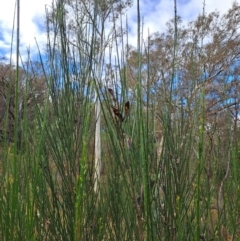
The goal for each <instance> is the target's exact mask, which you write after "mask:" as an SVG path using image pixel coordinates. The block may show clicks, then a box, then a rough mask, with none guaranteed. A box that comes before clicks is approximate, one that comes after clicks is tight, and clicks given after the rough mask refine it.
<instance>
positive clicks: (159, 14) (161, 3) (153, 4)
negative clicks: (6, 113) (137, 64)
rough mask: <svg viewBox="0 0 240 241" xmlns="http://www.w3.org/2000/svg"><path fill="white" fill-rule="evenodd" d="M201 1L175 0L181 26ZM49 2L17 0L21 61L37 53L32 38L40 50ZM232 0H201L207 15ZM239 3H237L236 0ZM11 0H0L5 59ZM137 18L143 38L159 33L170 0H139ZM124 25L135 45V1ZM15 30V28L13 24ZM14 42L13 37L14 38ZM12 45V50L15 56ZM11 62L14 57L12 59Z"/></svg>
mask: <svg viewBox="0 0 240 241" xmlns="http://www.w3.org/2000/svg"><path fill="white" fill-rule="evenodd" d="M203 1H204V0H177V4H178V15H180V16H181V17H182V20H183V24H186V23H187V22H188V21H190V20H193V19H195V18H196V17H197V15H198V14H199V13H201V12H202V9H203ZM51 2H52V0H21V2H20V3H21V7H20V9H21V16H20V24H21V27H20V33H21V38H20V43H21V49H20V50H21V54H22V57H23V59H25V60H26V59H27V49H28V48H30V51H31V54H37V48H36V42H35V38H36V40H37V42H38V44H39V45H40V47H44V46H45V43H46V34H45V31H44V20H45V17H44V16H45V7H46V6H50V5H51ZM232 2H233V1H232V0H205V11H206V12H207V13H209V12H211V11H214V10H215V9H217V10H218V11H220V12H221V13H225V12H226V11H227V10H228V9H229V8H230V7H231V6H232ZM237 2H239V3H240V0H237ZM14 6H15V0H5V1H3V0H2V1H0V57H9V53H10V48H11V42H12V41H11V38H12V29H13V16H14ZM140 6H141V16H142V17H143V19H144V37H147V35H148V31H149V32H150V33H154V32H156V31H159V32H163V31H164V30H165V28H166V25H165V24H166V22H167V21H168V20H170V19H172V18H173V17H174V0H140ZM128 23H129V26H130V29H131V33H130V35H129V42H130V44H132V45H135V44H136V42H137V40H136V35H137V25H136V0H134V4H133V6H132V8H131V9H129V11H128ZM15 28H16V25H15ZM14 41H15V38H14ZM14 49H15V42H14V44H13V51H14V53H15V50H14ZM13 59H14V58H13Z"/></svg>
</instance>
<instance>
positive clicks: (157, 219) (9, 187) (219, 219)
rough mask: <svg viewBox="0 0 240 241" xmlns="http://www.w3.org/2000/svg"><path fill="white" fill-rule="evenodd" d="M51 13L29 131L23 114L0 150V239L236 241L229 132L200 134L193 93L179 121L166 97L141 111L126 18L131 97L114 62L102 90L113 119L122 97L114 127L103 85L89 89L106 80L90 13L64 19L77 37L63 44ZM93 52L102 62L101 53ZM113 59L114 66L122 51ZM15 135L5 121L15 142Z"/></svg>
mask: <svg viewBox="0 0 240 241" xmlns="http://www.w3.org/2000/svg"><path fill="white" fill-rule="evenodd" d="M79 4H80V3H79ZM86 7H88V6H83V9H85V8H86ZM53 10H55V11H56V15H53V16H52V19H50V15H49V16H47V17H48V18H47V27H48V30H49V31H48V32H47V33H48V53H49V55H48V61H49V65H48V66H46V65H45V64H44V62H43V61H42V62H41V66H42V68H43V70H44V72H45V78H46V82H47V89H46V94H47V98H46V101H45V103H44V105H39V103H37V102H36V103H35V119H34V122H33V123H31V125H30V123H29V122H28V118H27V112H24V115H23V119H22V120H21V119H20V120H16V122H18V121H20V122H21V123H20V124H21V128H22V130H23V133H24V135H23V138H22V146H21V149H20V150H19V151H17V145H16V144H13V146H11V145H10V144H9V143H7V141H5V142H3V143H1V148H0V161H1V162H0V227H1V228H0V240H41V241H42V240H46V241H47V240H51V241H52V240H63V241H65V240H71V241H72V240H86V241H87V240H94V241H96V240H136V241H139V240H140V241H143V240H167V241H168V240H239V220H240V219H239V211H240V210H239V200H240V189H239V184H238V183H239V174H238V172H239V143H238V142H234V141H233V139H232V135H231V134H232V132H231V130H230V126H228V128H229V132H228V135H227V136H226V138H225V139H222V136H221V133H217V134H214V135H212V136H211V135H210V134H209V133H208V132H207V131H206V128H205V109H204V108H205V104H204V101H205V94H204V91H202V92H201V93H200V95H198V96H196V99H195V100H193V101H194V104H195V106H196V108H195V109H194V110H193V113H192V115H191V116H187V117H185V118H183V117H184V116H185V110H184V109H178V108H175V109H174V111H175V116H172V108H173V106H174V105H172V104H171V103H173V100H174V96H173V90H172V91H170V92H169V96H168V101H167V102H166V105H165V106H160V105H158V101H157V100H154V101H152V99H151V97H152V96H151V89H150V84H149V81H150V76H149V75H150V69H149V70H148V75H147V76H148V77H147V79H146V80H147V84H146V86H147V88H146V89H145V90H146V92H143V90H142V88H141V86H142V84H143V83H142V82H141V81H142V80H141V76H142V75H141V74H142V73H141V71H142V70H141V61H142V60H141V54H144V53H147V47H146V49H144V45H143V43H142V42H141V38H142V36H141V31H140V30H141V23H140V20H138V21H139V22H138V27H139V36H138V41H139V42H138V55H137V56H138V69H137V71H138V72H137V76H138V78H137V80H138V83H137V85H136V86H137V87H136V92H135V93H134V97H131V96H130V91H132V90H133V89H131V88H132V86H129V83H128V81H127V77H126V76H127V73H126V72H125V73H123V72H122V70H123V69H124V66H123V64H122V62H123V63H124V60H123V59H121V58H120V57H119V56H118V59H117V62H118V64H119V65H120V66H119V69H116V71H117V73H115V75H114V78H116V79H115V80H112V83H111V85H110V87H111V88H112V89H113V90H114V96H115V97H116V99H118V101H117V102H118V104H119V105H120V107H119V112H121V113H122V114H123V113H124V104H125V103H126V101H127V100H128V99H130V113H129V115H128V117H127V118H126V119H125V120H124V121H123V122H122V123H121V121H120V119H119V118H118V117H117V116H116V115H114V113H113V112H112V107H111V105H112V102H113V103H114V101H112V99H113V95H111V93H109V91H108V89H107V87H109V86H105V85H104V84H103V83H100V82H99V76H104V75H105V73H106V72H105V71H104V70H103V67H104V65H103V64H102V62H100V63H99V62H97V60H99V59H100V60H102V61H107V60H108V59H107V58H106V57H105V55H104V57H103V56H102V57H99V52H98V48H97V46H98V41H99V36H98V29H97V28H96V26H97V23H98V21H100V20H101V19H100V15H98V14H99V13H98V12H94V14H95V15H93V16H94V17H93V18H91V17H90V16H88V15H87V14H86V15H81V13H80V12H75V15H74V17H75V18H76V19H75V21H76V22H77V23H78V24H79V28H80V29H81V31H80V33H79V36H74V37H75V44H74V45H73V44H72V43H70V42H69V41H67V36H68V34H70V33H68V32H67V31H68V29H66V28H65V26H66V25H65V23H66V21H67V19H66V18H65V16H64V12H63V11H62V10H63V6H62V5H61V4H60V2H59V3H58V5H56V6H54V5H53ZM75 10H76V9H75ZM85 10H86V9H85ZM90 10H92V9H90ZM70 11H71V10H70ZM78 14H79V15H78ZM139 19H140V14H139ZM91 21H92V22H91ZM89 22H91V24H89ZM94 24H96V26H95V27H93V26H94ZM175 24H176V23H175ZM176 27H177V26H176ZM50 29H52V30H53V31H52V32H51V31H50ZM114 30H116V29H114ZM104 31H105V30H104ZM122 31H123V30H122ZM175 31H177V28H176V29H175ZM112 37H113V38H112V40H111V41H112V42H111V41H110V42H108V44H109V46H111V45H113V44H114V41H116V42H117V41H120V40H121V41H122V42H124V43H127V39H126V38H124V37H122V38H121V39H120V40H119V39H116V38H115V39H114V36H112ZM175 37H176V39H175V45H174V46H175V48H177V34H176V33H175ZM116 42H115V43H116ZM88 43H91V45H89V44H88ZM145 50H146V51H145ZM175 50H176V49H175ZM105 51H106V52H104V51H103V53H107V52H109V53H110V54H113V53H111V48H109V49H105ZM118 51H119V53H120V52H121V51H122V53H121V56H124V54H123V53H124V49H121V48H119V49H118ZM39 54H40V57H41V53H39ZM101 54H102V53H101ZM172 57H173V59H172V61H173V70H172V72H173V77H172V81H173V80H174V71H175V64H174V59H175V54H173V56H172ZM102 58H103V59H102ZM105 58H106V59H105ZM121 61H122V62H121ZM86 63H87V64H86ZM28 64H29V65H30V61H29V63H28ZM110 64H111V65H113V63H110ZM121 64H122V65H121ZM99 65H100V66H99ZM25 67H26V68H25V69H28V68H27V67H29V66H25ZM70 70H74V73H72V72H71V71H70ZM100 70H101V71H102V72H100V73H99V71H100ZM126 71H127V70H126ZM117 76H120V77H119V78H118V77H117ZM16 78H18V77H16ZM72 78H75V80H76V89H74V88H73V87H72V86H73V85H72V83H73V81H72ZM105 81H106V80H105ZM26 83H28V82H26ZM173 84H174V83H172V85H173ZM59 85H60V86H61V88H59V87H58V86H59ZM134 90H135V89H134ZM26 91H27V88H26ZM16 92H17V90H16ZM94 93H97V94H98V96H99V98H100V100H101V111H102V114H101V115H102V123H101V140H102V170H101V179H100V182H99V189H98V191H99V192H100V196H99V193H96V192H95V191H94V184H95V182H96V180H95V179H94V174H95V171H96V170H95V164H94V160H95V156H94V135H95V124H96V117H95V112H94V107H95V102H94V96H95V94H94ZM116 93H118V94H116ZM144 93H146V95H144ZM17 98H18V97H17V96H16V101H17ZM143 99H144V100H146V101H145V103H143V101H142V100H143ZM16 111H17V110H16ZM26 111H27V109H26ZM6 121H8V117H6ZM17 127H18V123H15V140H16V133H17V130H18V128H17ZM159 131H160V132H161V135H159V136H158V137H156V134H157V133H159ZM238 131H239V130H238ZM123 132H124V135H123ZM15 143H16V142H15ZM226 143H228V148H226V149H225V150H227V153H223V151H222V147H223V146H225V145H226ZM209 160H210V161H209ZM228 167H229V168H230V172H229V173H228V172H227V169H228ZM221 186H222V187H223V190H224V192H223V194H221V192H220V190H221V189H220V187H221Z"/></svg>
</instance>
